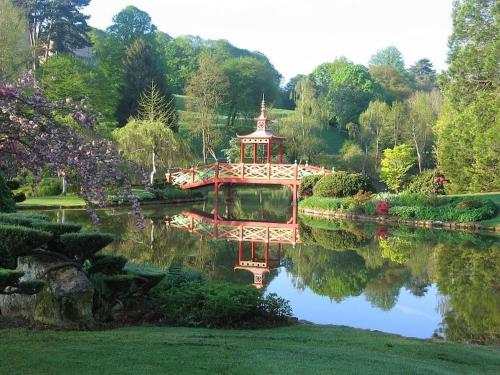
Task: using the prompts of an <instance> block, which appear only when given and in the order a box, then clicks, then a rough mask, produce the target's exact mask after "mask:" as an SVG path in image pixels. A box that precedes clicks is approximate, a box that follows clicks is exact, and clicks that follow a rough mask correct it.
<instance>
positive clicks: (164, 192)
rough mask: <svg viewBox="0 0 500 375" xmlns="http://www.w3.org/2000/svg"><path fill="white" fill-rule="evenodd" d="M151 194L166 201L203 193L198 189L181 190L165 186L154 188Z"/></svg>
mask: <svg viewBox="0 0 500 375" xmlns="http://www.w3.org/2000/svg"><path fill="white" fill-rule="evenodd" d="M153 194H154V195H155V197H156V199H159V200H166V201H168V200H173V199H180V198H188V197H203V194H202V193H201V192H199V191H192V190H181V189H177V188H174V187H171V186H167V187H164V188H161V189H154V190H153Z"/></svg>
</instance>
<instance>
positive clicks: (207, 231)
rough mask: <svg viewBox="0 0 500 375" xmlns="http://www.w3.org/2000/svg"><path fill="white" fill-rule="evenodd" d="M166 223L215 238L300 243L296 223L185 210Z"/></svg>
mask: <svg viewBox="0 0 500 375" xmlns="http://www.w3.org/2000/svg"><path fill="white" fill-rule="evenodd" d="M168 225H169V226H170V227H172V228H177V229H184V230H188V231H189V232H192V233H198V234H200V235H202V236H207V237H210V238H212V239H216V240H225V241H253V242H264V243H282V244H295V243H300V237H299V233H298V226H297V224H283V223H268V222H236V221H225V220H214V219H210V218H205V217H202V216H200V215H196V214H194V213H191V212H185V213H182V214H179V215H175V216H173V217H172V218H170V219H169V221H168Z"/></svg>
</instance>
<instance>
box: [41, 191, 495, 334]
mask: <svg viewBox="0 0 500 375" xmlns="http://www.w3.org/2000/svg"><path fill="white" fill-rule="evenodd" d="M143 212H144V214H145V216H146V220H145V228H144V230H138V229H137V228H136V227H135V225H134V220H133V218H132V216H131V214H130V212H129V211H128V210H127V209H126V208H120V209H107V210H100V211H99V215H100V217H101V218H102V220H101V223H100V227H99V229H100V230H102V231H107V232H111V233H114V234H116V235H117V236H118V237H119V240H118V241H116V242H115V243H113V244H112V245H110V247H109V248H107V249H106V251H108V252H110V253H113V254H117V255H123V256H125V257H127V258H128V259H129V260H130V261H131V262H133V263H136V264H140V265H144V266H153V267H157V268H162V269H168V268H169V267H172V266H176V267H179V266H180V267H183V268H185V269H189V270H194V271H197V272H200V273H202V274H203V275H205V276H206V277H208V278H210V279H213V280H225V281H229V282H233V283H239V284H253V285H254V286H255V287H258V288H264V290H265V293H277V294H278V295H280V296H282V297H284V298H286V299H288V300H289V301H290V304H291V306H292V308H293V312H294V315H295V316H296V317H298V318H299V319H304V320H307V321H310V322H314V323H321V324H336V325H346V326H350V327H357V328H365V329H370V330H379V331H383V332H389V333H395V334H400V335H404V336H409V337H418V338H430V337H432V336H434V335H438V336H443V337H444V336H445V337H446V338H447V339H449V340H458V341H471V342H486V343H492V342H498V340H499V335H500V293H499V291H500V289H499V288H500V280H499V275H500V240H499V237H498V236H488V235H484V234H475V233H468V232H458V231H455V232H453V231H444V230H431V229H416V228H409V227H387V226H377V225H375V224H362V223H354V222H343V221H326V220H313V219H310V218H307V217H301V216H300V215H297V213H296V210H295V209H293V208H292V206H291V203H290V196H289V193H288V191H287V190H286V189H282V188H274V189H273V188H253V189H248V188H245V189H244V188H237V189H234V188H233V190H232V191H230V190H226V191H225V192H224V194H222V195H221V196H220V197H219V202H218V203H217V204H215V202H214V200H213V198H212V197H211V196H210V195H208V199H207V200H206V201H204V202H197V203H192V204H185V205H157V206H146V207H144V208H143ZM44 213H45V214H48V215H50V216H52V217H53V218H54V219H56V220H58V221H64V222H77V223H81V224H83V225H84V226H85V228H86V229H88V230H91V229H92V224H91V223H90V220H89V218H88V216H87V214H86V212H85V210H69V209H66V210H49V211H44Z"/></svg>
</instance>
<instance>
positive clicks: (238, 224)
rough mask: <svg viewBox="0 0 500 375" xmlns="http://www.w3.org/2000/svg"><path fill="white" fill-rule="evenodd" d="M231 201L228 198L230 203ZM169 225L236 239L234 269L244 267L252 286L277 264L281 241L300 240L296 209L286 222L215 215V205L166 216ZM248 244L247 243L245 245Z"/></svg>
mask: <svg viewBox="0 0 500 375" xmlns="http://www.w3.org/2000/svg"><path fill="white" fill-rule="evenodd" d="M230 203H231V201H230V200H229V201H228V204H230ZM167 225H169V226H171V227H172V228H178V229H183V230H187V231H189V232H190V233H197V234H200V235H202V236H204V237H208V238H210V239H212V240H222V241H234V242H238V262H237V264H236V265H235V266H234V268H233V269H234V270H247V271H249V272H251V273H252V274H253V276H254V282H253V283H252V285H254V286H255V287H256V288H262V287H263V286H264V275H265V274H266V273H269V272H271V271H272V270H274V269H277V268H279V266H280V256H281V251H282V245H284V244H289V245H292V246H295V244H298V243H301V240H300V237H299V229H298V225H297V210H296V208H295V207H294V209H293V211H292V217H291V218H290V220H288V221H287V222H286V223H273V222H268V221H246V220H232V219H230V218H224V217H221V216H220V215H219V210H218V205H217V204H216V205H215V206H214V210H213V212H212V213H211V214H210V215H209V214H207V213H202V212H199V213H196V212H183V213H182V214H180V215H175V216H173V217H172V218H169V219H168V220H167ZM247 244H248V245H247Z"/></svg>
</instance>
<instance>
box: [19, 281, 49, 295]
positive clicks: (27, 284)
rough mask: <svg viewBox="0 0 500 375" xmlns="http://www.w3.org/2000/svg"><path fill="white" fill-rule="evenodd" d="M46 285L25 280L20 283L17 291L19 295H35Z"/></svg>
mask: <svg viewBox="0 0 500 375" xmlns="http://www.w3.org/2000/svg"><path fill="white" fill-rule="evenodd" d="M45 285H47V283H46V282H45V281H43V280H27V281H21V282H20V283H19V284H18V285H17V288H18V289H19V293H21V294H28V295H32V294H37V293H38V292H40V291H41V290H42V289H43V288H44V286H45Z"/></svg>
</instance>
